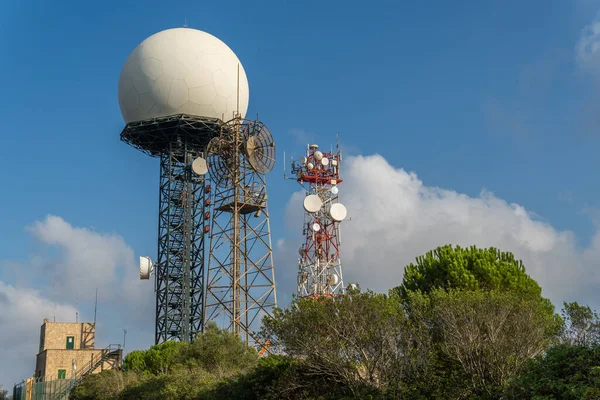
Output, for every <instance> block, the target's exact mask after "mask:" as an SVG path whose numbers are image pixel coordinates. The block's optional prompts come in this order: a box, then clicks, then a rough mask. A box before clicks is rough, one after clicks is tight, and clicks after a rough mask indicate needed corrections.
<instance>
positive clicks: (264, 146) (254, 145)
mask: <svg viewBox="0 0 600 400" xmlns="http://www.w3.org/2000/svg"><path fill="white" fill-rule="evenodd" d="M246 155H247V156H248V162H250V165H251V166H252V168H253V169H254V170H255V171H256V172H258V173H259V174H267V173H269V172H271V171H272V170H273V167H274V166H275V142H274V141H273V136H272V135H271V132H269V130H268V129H267V127H266V126H265V125H264V124H262V123H260V122H257V121H255V122H253V123H252V126H251V131H250V136H249V137H248V139H246Z"/></svg>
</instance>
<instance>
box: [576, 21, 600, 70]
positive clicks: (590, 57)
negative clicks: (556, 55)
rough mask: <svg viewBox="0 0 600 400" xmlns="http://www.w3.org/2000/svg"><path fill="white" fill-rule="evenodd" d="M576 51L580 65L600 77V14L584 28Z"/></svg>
mask: <svg viewBox="0 0 600 400" xmlns="http://www.w3.org/2000/svg"><path fill="white" fill-rule="evenodd" d="M575 51H576V54H575V57H576V61H577V63H578V64H579V66H580V67H581V68H582V69H584V70H586V71H588V72H590V73H592V74H594V75H595V77H596V78H600V69H599V67H600V16H597V17H596V18H595V19H594V20H593V21H592V22H591V23H590V24H589V25H586V26H585V27H584V28H583V30H582V31H581V35H580V37H579V40H578V42H577V45H576V46H575Z"/></svg>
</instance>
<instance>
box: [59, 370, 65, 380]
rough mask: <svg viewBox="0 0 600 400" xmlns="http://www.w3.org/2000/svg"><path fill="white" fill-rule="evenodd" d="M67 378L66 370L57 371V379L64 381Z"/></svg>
mask: <svg viewBox="0 0 600 400" xmlns="http://www.w3.org/2000/svg"><path fill="white" fill-rule="evenodd" d="M66 378H67V370H66V369H59V370H58V379H66Z"/></svg>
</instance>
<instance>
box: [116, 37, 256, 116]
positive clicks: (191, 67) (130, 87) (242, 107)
mask: <svg viewBox="0 0 600 400" xmlns="http://www.w3.org/2000/svg"><path fill="white" fill-rule="evenodd" d="M238 66H239V113H240V114H241V117H242V118H244V117H245V116H246V111H248V99H249V94H250V89H249V87H248V78H247V77H246V72H245V71H244V67H243V66H242V63H241V62H240V60H239V59H238V58H237V56H236V55H235V53H234V52H233V51H232V50H231V49H230V48H229V47H228V46H227V45H226V44H225V43H223V42H222V41H221V40H219V39H217V38H216V37H214V36H213V35H211V34H208V33H206V32H202V31H199V30H196V29H190V28H175V29H167V30H165V31H162V32H158V33H156V34H154V35H152V36H150V37H149V38H147V39H146V40H144V41H143V42H142V43H140V44H139V45H138V46H137V47H136V48H135V49H134V50H133V52H132V53H131V54H130V55H129V57H128V58H127V61H125V65H124V66H123V70H122V71H121V76H120V78H119V106H120V107H121V114H122V115H123V119H124V120H125V122H127V123H129V122H134V121H142V120H146V119H152V118H159V117H165V116H169V115H176V114H188V115H195V116H202V117H213V118H221V119H223V120H225V121H227V120H229V119H231V118H233V116H234V114H235V113H236V112H237V111H238Z"/></svg>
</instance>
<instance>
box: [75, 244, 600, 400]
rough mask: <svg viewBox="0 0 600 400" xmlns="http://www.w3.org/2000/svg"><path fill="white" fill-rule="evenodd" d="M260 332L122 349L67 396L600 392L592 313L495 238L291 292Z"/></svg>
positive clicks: (322, 397)
mask: <svg viewBox="0 0 600 400" xmlns="http://www.w3.org/2000/svg"><path fill="white" fill-rule="evenodd" d="M261 334H262V335H263V337H265V338H266V337H268V338H270V339H271V341H272V348H277V349H280V350H281V354H282V355H269V356H267V357H263V358H258V356H257V353H256V350H254V349H252V348H248V347H247V346H245V345H244V343H243V342H242V341H241V340H240V339H239V338H237V337H236V336H235V335H233V334H231V333H229V332H227V331H224V330H222V329H219V328H218V327H217V326H216V325H214V324H210V325H208V326H207V327H206V330H205V332H204V334H202V335H200V336H198V338H197V339H196V340H195V341H194V342H193V343H191V344H185V343H175V342H168V343H164V344H161V345H157V346H153V347H152V348H150V349H148V350H138V351H134V352H131V353H129V354H128V355H127V357H126V358H125V361H124V365H123V371H105V372H102V373H100V374H97V375H91V376H88V377H87V378H86V379H84V381H83V382H82V383H81V384H80V385H79V386H78V387H77V388H76V389H75V390H74V391H73V393H72V394H71V399H74V400H105V399H106V400H108V399H120V400H128V399H157V400H158V399H161V400H169V399H173V400H183V399H190V400H191V399H198V400H200V399H207V400H209V399H219V400H224V399H241V400H255V399H256V400H259V399H260V400H269V399H273V400H274V399H298V400H299V399H303V400H309V399H312V400H329V399H331V400H334V399H336V400H341V399H372V400H376V399H417V400H418V399H540V400H541V399H548V400H549V399H574V400H584V399H587V400H590V399H600V319H599V317H598V315H597V314H596V313H595V312H594V311H593V310H591V309H590V308H589V307H587V306H581V305H579V304H578V303H576V302H574V303H565V304H564V307H563V310H562V314H561V315H559V314H557V313H555V311H554V307H553V306H552V304H551V303H550V301H549V300H548V299H546V298H544V297H542V289H541V288H540V286H539V285H538V284H537V282H535V280H533V279H532V278H531V277H530V276H529V275H527V273H526V271H525V267H524V266H523V263H522V262H521V261H519V260H516V259H515V258H514V256H513V255H512V254H510V253H506V252H501V251H499V250H497V249H494V248H490V249H477V248H475V247H471V248H460V247H452V246H444V247H440V248H437V249H435V250H433V251H432V252H429V253H427V254H426V255H425V256H422V257H418V258H417V260H416V263H415V264H410V265H409V266H407V267H406V268H405V273H404V279H403V282H402V283H401V284H400V286H397V287H393V288H390V290H389V292H388V293H386V294H381V293H375V292H372V291H368V290H367V291H364V292H363V291H361V290H360V289H356V290H353V291H349V293H348V294H347V295H346V296H344V297H342V298H339V299H336V300H330V299H321V300H320V301H309V300H298V299H297V300H295V301H294V302H293V303H292V304H291V305H290V306H289V307H288V308H286V309H278V310H276V312H275V313H274V315H273V316H272V317H266V318H265V319H264V320H263V330H262V332H261Z"/></svg>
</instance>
